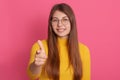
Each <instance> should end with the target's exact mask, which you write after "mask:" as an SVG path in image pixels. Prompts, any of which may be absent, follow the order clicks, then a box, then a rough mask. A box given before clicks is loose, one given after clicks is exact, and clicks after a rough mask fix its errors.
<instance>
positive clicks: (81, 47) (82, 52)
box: [79, 42, 90, 58]
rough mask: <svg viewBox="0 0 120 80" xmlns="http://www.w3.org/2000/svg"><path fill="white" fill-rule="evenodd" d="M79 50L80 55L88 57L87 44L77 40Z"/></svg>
mask: <svg viewBox="0 0 120 80" xmlns="http://www.w3.org/2000/svg"><path fill="white" fill-rule="evenodd" d="M79 52H80V55H81V57H83V58H85V57H90V50H89V48H88V46H87V45H85V44H84V43H82V42H79Z"/></svg>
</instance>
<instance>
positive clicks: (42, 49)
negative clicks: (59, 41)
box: [38, 40, 44, 51]
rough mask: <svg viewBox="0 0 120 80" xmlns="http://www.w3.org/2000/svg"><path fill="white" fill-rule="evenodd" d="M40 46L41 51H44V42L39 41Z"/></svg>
mask: <svg viewBox="0 0 120 80" xmlns="http://www.w3.org/2000/svg"><path fill="white" fill-rule="evenodd" d="M38 45H39V47H40V50H41V51H44V47H43V44H42V41H41V40H38Z"/></svg>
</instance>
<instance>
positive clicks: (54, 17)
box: [53, 16, 68, 19]
mask: <svg viewBox="0 0 120 80" xmlns="http://www.w3.org/2000/svg"><path fill="white" fill-rule="evenodd" d="M53 18H57V19H58V17H53ZM62 18H68V17H67V16H64V17H62Z"/></svg>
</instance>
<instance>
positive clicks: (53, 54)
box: [45, 3, 82, 80]
mask: <svg viewBox="0 0 120 80" xmlns="http://www.w3.org/2000/svg"><path fill="white" fill-rule="evenodd" d="M56 10H59V11H61V12H63V13H65V14H66V15H67V16H68V18H69V19H70V24H71V31H70V33H69V35H68V39H67V40H68V41H67V47H68V57H69V64H70V65H72V67H73V80H80V79H81V77H82V63H81V58H80V53H79V47H78V38H77V29H76V19H75V16H74V13H73V10H72V8H71V7H70V6H69V5H67V4H65V3H60V4H56V5H54V6H53V8H52V9H51V12H50V15H49V20H48V41H47V42H48V59H47V62H46V65H45V70H46V72H47V75H48V76H49V78H50V79H53V80H59V74H60V71H59V69H60V58H59V50H58V45H57V35H56V34H55V33H54V31H53V29H52V24H51V20H52V17H53V14H54V12H55V11H56Z"/></svg>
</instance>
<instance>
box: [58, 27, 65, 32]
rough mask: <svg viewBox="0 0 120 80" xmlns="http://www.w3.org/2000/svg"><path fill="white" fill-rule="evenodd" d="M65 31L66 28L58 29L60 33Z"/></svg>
mask: <svg viewBox="0 0 120 80" xmlns="http://www.w3.org/2000/svg"><path fill="white" fill-rule="evenodd" d="M64 30H65V29H64V28H61V29H57V31H59V32H63V31H64Z"/></svg>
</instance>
